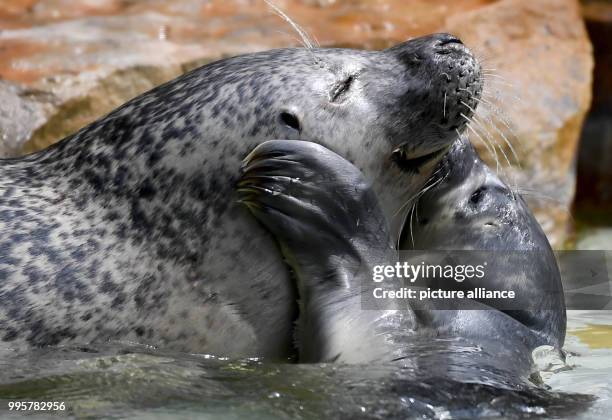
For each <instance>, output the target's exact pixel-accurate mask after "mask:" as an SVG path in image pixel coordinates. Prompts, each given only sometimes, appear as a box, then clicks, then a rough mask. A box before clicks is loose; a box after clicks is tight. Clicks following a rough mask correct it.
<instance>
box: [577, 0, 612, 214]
mask: <svg viewBox="0 0 612 420" xmlns="http://www.w3.org/2000/svg"><path fill="white" fill-rule="evenodd" d="M582 11H583V15H584V17H585V21H586V26H587V30H588V32H589V37H590V38H591V41H592V42H593V48H594V54H595V72H594V79H593V105H592V109H591V113H590V114H589V116H588V119H587V121H586V122H585V126H584V129H583V132H582V138H581V141H580V153H579V156H578V194H577V196H576V209H577V210H578V211H579V212H580V213H589V214H590V215H596V216H597V217H598V218H601V217H602V216H603V218H605V219H607V220H604V222H606V223H607V224H609V223H610V222H611V221H612V219H611V218H610V214H611V210H612V44H610V40H611V39H612V3H611V2H609V1H603V0H597V1H594V0H591V1H585V2H584V4H583V7H582ZM606 216H607V217H606Z"/></svg>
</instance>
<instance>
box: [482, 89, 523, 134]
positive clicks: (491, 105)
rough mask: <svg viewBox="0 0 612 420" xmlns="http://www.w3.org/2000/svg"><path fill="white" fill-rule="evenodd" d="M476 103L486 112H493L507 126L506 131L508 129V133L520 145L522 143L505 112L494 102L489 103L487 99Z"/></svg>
mask: <svg viewBox="0 0 612 420" xmlns="http://www.w3.org/2000/svg"><path fill="white" fill-rule="evenodd" d="M475 99H476V102H478V103H479V104H480V107H481V108H484V109H485V110H491V111H493V113H494V114H495V115H496V116H497V119H498V120H499V121H501V123H502V124H503V125H504V126H505V128H506V129H508V131H509V132H510V134H511V135H512V137H514V139H515V140H516V141H517V142H518V143H519V144H520V143H521V141H520V139H519V138H518V136H517V135H516V132H515V131H514V129H513V128H512V126H511V125H510V122H509V121H508V119H507V117H506V115H505V114H504V111H503V110H502V109H500V108H499V107H498V106H496V105H495V104H494V103H493V102H491V101H488V100H487V99H485V98H482V97H481V98H475Z"/></svg>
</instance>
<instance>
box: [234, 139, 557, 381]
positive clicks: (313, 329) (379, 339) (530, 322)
mask: <svg viewBox="0 0 612 420" xmlns="http://www.w3.org/2000/svg"><path fill="white" fill-rule="evenodd" d="M431 182H432V183H431V185H432V187H431V188H428V189H427V190H426V192H425V193H424V194H422V196H421V198H420V201H419V203H418V204H417V205H419V212H420V214H421V215H422V219H420V220H419V221H417V223H416V224H415V226H412V227H411V229H412V232H411V235H410V236H411V240H412V239H413V240H414V243H413V244H410V245H408V244H405V241H403V244H404V246H406V248H410V247H415V246H417V247H419V249H429V250H431V249H442V250H461V249H468V250H480V251H498V252H497V253H496V254H493V255H492V256H491V260H490V261H489V267H488V268H489V269H488V270H487V276H486V278H484V279H482V280H465V281H462V282H461V283H459V284H460V285H461V286H463V287H464V289H466V290H468V289H470V288H473V287H475V286H486V287H487V288H488V289H491V290H503V289H508V290H513V291H514V292H516V294H517V299H516V300H515V301H513V303H512V307H511V308H510V309H511V310H505V308H503V307H501V306H496V305H495V303H496V302H489V301H486V300H483V299H474V300H473V301H471V302H466V301H457V302H453V303H454V305H455V306H454V307H452V308H451V309H452V310H439V309H437V308H436V307H435V306H434V305H431V302H418V301H417V300H416V299H412V300H411V301H410V303H409V305H405V304H404V305H403V306H402V305H398V304H397V303H395V302H391V303H389V304H387V305H386V306H385V307H380V309H376V308H374V309H369V308H368V307H365V306H364V295H370V294H371V292H372V287H373V281H372V272H373V268H374V266H376V265H380V264H385V265H393V264H394V263H395V262H396V261H397V258H398V257H397V254H396V252H395V247H394V244H393V241H392V237H391V235H390V234H389V228H388V221H387V219H386V216H385V214H384V212H383V211H382V209H381V208H380V206H379V203H378V199H377V197H376V193H375V191H374V189H373V188H372V185H371V184H370V183H369V182H367V181H366V178H365V177H364V176H363V174H362V173H361V171H360V170H359V169H357V168H356V167H355V166H353V165H352V164H351V163H349V162H348V161H346V160H345V159H343V158H342V157H340V156H339V155H337V154H335V153H334V152H332V151H330V150H328V149H326V148H325V147H323V146H320V145H317V144H313V143H309V142H303V141H290V140H289V141H283V140H276V141H269V142H266V143H263V144H262V145H260V146H258V147H257V148H256V149H255V150H254V151H253V152H252V153H251V154H250V155H249V156H248V157H247V158H246V160H245V164H244V168H243V177H242V180H241V181H240V183H239V184H238V185H239V191H240V193H241V194H242V201H243V202H244V203H245V204H246V206H247V207H248V208H249V209H250V210H251V212H252V213H253V214H254V215H255V217H256V218H257V219H258V220H259V221H260V222H261V223H262V224H263V225H264V226H265V227H266V228H267V229H269V230H270V231H271V232H272V233H273V234H274V236H275V238H276V239H277V241H278V243H279V245H280V248H281V251H282V253H283V255H284V257H285V259H286V261H287V262H288V263H289V265H290V266H291V267H292V269H293V270H294V273H295V277H296V279H297V285H298V290H299V296H300V318H299V322H298V331H297V338H298V339H297V342H298V344H299V352H300V360H303V361H309V362H320V361H331V360H340V361H344V362H361V363H363V362H371V361H391V360H399V359H402V358H404V357H406V353H405V350H406V348H407V342H409V341H410V338H409V337H410V335H417V334H431V335H432V336H442V337H454V338H461V339H467V340H471V342H472V343H474V344H475V345H478V346H481V345H482V344H483V343H488V348H490V347H491V346H493V347H495V348H496V349H497V350H496V352H501V353H502V354H506V355H507V356H511V357H512V359H511V360H513V361H514V362H516V363H518V360H522V363H521V366H522V367H523V370H525V371H527V370H528V369H529V367H530V364H529V363H528V362H529V360H530V358H529V356H530V354H531V350H533V349H535V348H536V347H537V346H540V345H552V346H554V347H556V348H557V349H560V348H561V346H562V345H563V341H564V337H565V321H566V316H565V304H564V299H563V288H562V285H561V280H560V275H559V270H558V267H557V264H556V260H555V257H554V254H553V253H552V250H551V249H550V245H549V243H548V241H547V239H546V236H545V235H544V233H543V232H542V230H541V228H540V226H539V225H538V223H537V222H536V220H535V218H534V217H533V216H532V215H531V213H530V212H529V209H528V208H527V206H526V204H525V203H524V201H523V200H522V199H521V198H520V197H519V196H518V195H516V194H514V193H513V192H512V191H511V190H510V189H509V188H508V187H507V186H506V185H505V184H504V183H502V182H501V181H500V180H499V178H498V177H497V176H496V175H495V174H494V173H492V171H491V170H490V169H489V168H488V167H487V166H485V165H484V164H483V163H482V161H481V160H480V159H479V158H478V156H477V155H476V152H475V151H474V149H473V148H472V146H471V144H469V143H468V142H467V141H465V140H458V141H457V142H456V143H455V144H454V145H453V147H452V148H451V150H450V151H449V152H448V154H447V155H445V157H444V158H443V160H442V161H441V163H440V164H439V166H438V168H437V170H436V171H435V172H434V176H433V177H432V180H431ZM509 251H512V252H518V258H519V260H518V266H507V265H505V264H503V263H501V264H495V263H496V262H497V261H498V260H500V261H502V262H503V261H505V259H504V257H505V256H506V254H507V253H508V252H509ZM513 261H514V262H515V263H516V262H517V260H516V259H514V260H513ZM427 281H429V280H427ZM479 281H480V284H479ZM430 285H431V284H425V285H424V286H430ZM415 310H417V311H415ZM493 354H495V352H493ZM523 373H525V372H523Z"/></svg>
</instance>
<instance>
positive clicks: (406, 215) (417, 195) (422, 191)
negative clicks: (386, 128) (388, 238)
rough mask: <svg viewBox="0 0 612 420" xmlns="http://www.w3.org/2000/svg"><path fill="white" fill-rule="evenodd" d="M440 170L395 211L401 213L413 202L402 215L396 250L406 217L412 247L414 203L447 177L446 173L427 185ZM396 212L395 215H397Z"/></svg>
mask: <svg viewBox="0 0 612 420" xmlns="http://www.w3.org/2000/svg"><path fill="white" fill-rule="evenodd" d="M440 170H441V168H440V169H438V170H437V171H436V172H434V173H433V174H432V175H431V176H430V177H429V179H428V181H427V182H426V183H425V186H423V188H422V189H421V191H419V192H418V193H417V194H415V195H413V196H412V197H411V198H410V199H408V201H407V202H406V203H404V204H403V205H402V207H401V208H400V209H399V210H398V211H397V212H399V211H401V210H402V209H403V208H406V206H408V204H410V203H411V202H413V201H414V200H416V201H414V202H413V204H412V206H411V207H410V210H408V211H407V212H406V214H405V215H403V221H402V225H401V226H400V234H399V235H397V248H398V249H399V245H400V243H399V242H400V240H401V232H402V231H403V230H404V227H405V225H406V221H407V220H408V215H410V220H409V227H410V237H411V239H412V246H413V247H414V236H413V234H412V212H413V210H414V206H415V204H416V203H418V201H419V198H420V197H421V196H422V195H423V194H425V193H426V192H427V191H429V190H431V189H432V188H434V187H435V186H436V185H438V184H440V183H441V182H443V181H444V180H445V179H446V177H447V176H448V173H446V174H445V175H444V176H443V177H441V178H439V179H437V180H436V181H435V182H434V183H433V184H430V185H427V184H428V183H429V182H430V181H431V180H433V179H434V176H435V174H437V173H439V172H440ZM397 212H396V213H395V214H396V215H397Z"/></svg>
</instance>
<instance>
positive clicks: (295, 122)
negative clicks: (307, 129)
mask: <svg viewBox="0 0 612 420" xmlns="http://www.w3.org/2000/svg"><path fill="white" fill-rule="evenodd" d="M280 120H281V122H282V123H283V124H285V125H286V126H288V127H290V128H293V129H294V130H296V131H302V126H301V125H300V120H299V119H298V117H296V116H295V115H294V114H292V113H290V112H281V114H280Z"/></svg>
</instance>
